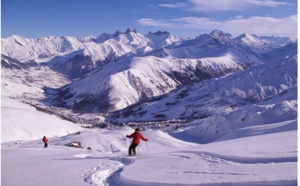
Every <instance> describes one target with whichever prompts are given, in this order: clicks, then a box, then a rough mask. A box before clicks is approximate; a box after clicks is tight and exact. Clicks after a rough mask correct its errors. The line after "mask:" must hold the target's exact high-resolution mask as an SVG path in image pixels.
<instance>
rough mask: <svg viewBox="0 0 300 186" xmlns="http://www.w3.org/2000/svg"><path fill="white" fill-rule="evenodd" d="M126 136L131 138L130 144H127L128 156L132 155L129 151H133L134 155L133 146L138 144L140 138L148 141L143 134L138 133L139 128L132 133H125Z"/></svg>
mask: <svg viewBox="0 0 300 186" xmlns="http://www.w3.org/2000/svg"><path fill="white" fill-rule="evenodd" d="M126 137H127V138H133V140H132V143H131V145H130V146H129V149H128V154H129V156H131V155H132V153H131V152H133V155H136V152H135V148H136V147H137V146H138V145H139V143H140V139H142V140H144V141H148V139H146V138H144V136H143V135H142V134H141V133H140V129H139V128H136V129H135V132H134V133H132V134H131V135H127V136H126Z"/></svg>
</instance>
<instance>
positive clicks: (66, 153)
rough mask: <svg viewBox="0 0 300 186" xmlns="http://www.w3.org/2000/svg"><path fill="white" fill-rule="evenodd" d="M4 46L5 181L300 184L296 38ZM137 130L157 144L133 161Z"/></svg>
mask: <svg viewBox="0 0 300 186" xmlns="http://www.w3.org/2000/svg"><path fill="white" fill-rule="evenodd" d="M1 44H2V48H1V50H2V51H1V67H2V69H1V95H2V97H1V100H2V104H1V115H2V118H1V136H2V137H1V142H2V145H1V146H2V147H1V148H2V149H1V151H2V162H3V164H2V166H3V169H5V171H2V172H3V174H2V182H1V183H2V184H4V185H22V186H27V185H28V186H29V185H44V184H45V183H47V184H49V185H130V186H138V185H297V174H296V173H297V110H298V109H297V107H298V104H297V86H298V85H297V84H298V82H297V79H298V78H297V76H298V75H297V66H298V56H297V43H294V42H290V41H288V39H286V38H276V37H257V36H255V35H249V34H242V35H240V36H238V37H236V38H233V37H232V36H231V35H230V34H227V33H223V32H221V31H218V30H214V31H213V32H211V33H210V34H201V35H199V36H197V37H193V38H188V39H180V38H177V37H175V36H173V35H172V34H170V33H169V32H161V31H159V32H155V33H151V32H149V33H148V34H145V35H143V34H140V33H138V32H137V30H135V29H134V30H131V29H127V30H126V31H125V32H124V33H123V32H121V31H117V32H116V33H113V34H106V33H103V34H101V35H99V36H98V37H93V36H87V37H84V38H75V37H54V36H49V37H45V38H39V39H28V38H23V37H20V36H12V37H9V38H5V39H1ZM133 127H140V128H141V129H142V131H141V132H142V134H143V135H144V136H145V137H146V138H147V139H149V140H148V141H147V142H144V141H142V142H141V144H140V145H139V146H138V147H137V153H138V155H137V156H130V157H128V156H126V155H127V154H128V146H129V145H130V142H131V140H129V139H127V138H126V135H129V134H131V133H132V132H133V131H134V128H133ZM44 135H46V136H47V137H48V139H49V146H48V148H47V149H45V148H43V142H42V141H41V139H42V137H43V136H44ZM78 142H80V144H81V146H82V148H74V147H69V146H67V145H68V144H72V143H78ZM41 165H43V167H42V169H43V171H41ZM141 170H143V171H141ZM149 173H151V174H149ZM137 175H139V176H137ZM28 177H29V178H30V179H28Z"/></svg>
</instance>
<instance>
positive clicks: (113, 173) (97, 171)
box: [74, 151, 297, 186]
mask: <svg viewBox="0 0 300 186" xmlns="http://www.w3.org/2000/svg"><path fill="white" fill-rule="evenodd" d="M111 155H112V156H111ZM121 156H122V155H120V156H116V155H115V154H114V153H113V154H109V155H103V156H97V155H96V154H92V155H91V154H75V155H74V157H76V158H85V159H102V160H107V161H110V162H109V163H105V162H102V163H100V164H99V165H98V166H96V167H92V168H90V169H88V170H86V171H85V173H84V176H83V177H84V181H85V182H87V183H89V184H91V185H94V186H108V185H116V184H117V185H118V184H120V185H123V186H127V185H128V186H129V185H131V186H138V185H152V183H136V184H133V183H130V184H128V183H125V182H122V180H121V179H120V173H121V172H122V170H123V168H124V167H126V166H130V164H132V163H133V162H134V161H135V160H138V159H141V158H144V159H145V158H153V156H151V155H150V156H149V155H142V156H133V157H121ZM157 156H170V157H172V156H173V157H178V158H180V159H187V160H204V161H207V162H208V163H209V164H211V165H213V164H227V165H229V164H276V163H284V162H297V157H281V158H263V157H262V158H253V157H238V156H225V155H220V154H214V153H209V152H200V151H175V152H171V153H170V152H168V153H159V154H158V155H156V158H157ZM169 173H172V174H175V175H176V174H220V173H213V172H207V171H206V170H203V171H181V170H174V171H172V170H170V171H169ZM232 175H233V176H239V175H243V174H242V173H241V174H238V173H232ZM157 184H158V185H163V184H159V183H157ZM239 184H242V185H295V181H272V182H268V183H267V182H251V183H226V184H225V185H239ZM167 185H168V186H173V185H177V184H167ZM183 185H185V184H183ZM204 185H210V184H203V186H204ZM215 185H218V184H215ZM219 185H222V184H219Z"/></svg>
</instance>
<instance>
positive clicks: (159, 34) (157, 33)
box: [149, 31, 170, 36]
mask: <svg viewBox="0 0 300 186" xmlns="http://www.w3.org/2000/svg"><path fill="white" fill-rule="evenodd" d="M149 34H153V35H156V36H162V35H169V34H170V32H167V31H164V32H163V31H157V32H154V33H152V32H149Z"/></svg>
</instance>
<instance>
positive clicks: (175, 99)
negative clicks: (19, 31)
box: [1, 29, 297, 122]
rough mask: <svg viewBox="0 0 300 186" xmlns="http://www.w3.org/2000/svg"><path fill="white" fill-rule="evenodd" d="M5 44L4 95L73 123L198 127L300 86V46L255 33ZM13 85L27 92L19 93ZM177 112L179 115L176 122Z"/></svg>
mask: <svg viewBox="0 0 300 186" xmlns="http://www.w3.org/2000/svg"><path fill="white" fill-rule="evenodd" d="M272 40H275V38H273V39H272ZM278 40H279V39H278ZM283 40H284V39H282V41H283ZM1 42H2V46H3V47H2V60H1V61H2V71H3V73H2V79H4V81H3V82H5V84H3V83H2V87H3V89H4V90H5V92H7V94H8V95H10V96H17V97H19V99H22V100H23V101H26V102H30V103H31V104H35V105H39V107H43V109H46V110H50V111H49V112H55V113H61V114H62V115H64V116H66V117H71V118H72V120H73V119H74V117H75V116H72V115H76V118H77V117H78V114H76V113H90V114H92V115H93V117H96V118H98V116H97V115H100V116H101V117H100V118H101V119H100V121H102V122H103V121H105V120H109V121H115V122H123V121H126V122H129V121H165V120H167V121H169V120H174V119H175V120H176V119H183V120H190V119H193V120H195V119H201V118H206V117H209V116H213V115H214V114H216V113H218V112H221V111H223V110H224V109H225V108H226V107H228V106H229V107H234V109H240V108H242V107H243V106H245V105H251V104H253V103H256V102H259V101H262V100H264V99H267V98H268V99H270V98H271V97H273V96H277V95H278V94H282V93H283V92H286V91H288V90H289V89H295V87H296V86H297V81H296V79H297V78H296V77H297V74H296V72H295V70H293V69H294V68H295V67H296V66H297V57H296V56H297V44H296V43H291V42H290V43H288V44H287V45H284V46H282V44H280V45H277V44H276V42H271V41H270V40H267V39H266V38H261V37H257V36H254V35H249V34H242V35H241V36H239V37H236V38H233V37H232V36H231V35H230V34H227V33H223V32H221V31H219V30H214V31H212V32H211V33H210V34H202V35H199V36H197V37H194V38H189V39H180V38H177V37H175V36H173V35H171V34H170V33H169V32H161V31H159V32H156V33H151V32H149V33H148V34H146V35H142V34H140V33H138V32H137V31H136V30H133V31H132V30H131V29H127V30H126V31H125V32H124V33H122V32H120V31H117V32H116V33H114V34H106V33H103V34H101V35H100V36H99V37H92V36H88V37H85V38H74V37H53V36H51V37H46V38H41V39H27V38H22V37H19V36H12V37H9V38H6V39H2V40H1ZM287 61H289V62H287ZM23 64H24V65H25V64H26V66H30V67H28V68H26V69H24V68H23V67H22V66H24V65H23ZM271 69H273V70H271ZM271 72H272V73H271ZM18 73H19V74H25V75H20V76H19V75H16V74H18ZM41 74H42V75H41ZM46 74H47V76H48V74H53V75H51V78H50V79H51V80H50V79H48V80H46V79H47V78H45V80H41V79H43V78H44V77H43V76H44V75H46ZM54 74H55V75H54ZM262 74H264V75H263V76H262ZM274 74H286V75H285V76H275V77H273V76H274ZM30 76H31V77H30ZM19 77H21V79H20V78H19ZM273 80H276V81H273ZM58 81H59V83H58ZM12 82H22V84H23V85H24V86H26V87H27V88H28V90H25V89H22V90H23V91H20V90H19V91H14V90H13V89H14V88H13V87H15V86H13V85H12ZM40 82H42V83H40ZM213 84H215V86H212V85H213ZM200 87H201V88H200ZM11 89H12V90H11ZM36 90H38V91H36ZM199 91H200V93H199ZM28 92H30V94H28ZM34 92H38V93H36V94H37V95H39V96H36V95H34V94H35V93H34ZM192 95H196V96H195V97H193V96H192ZM220 95H222V96H220ZM191 96H192V97H191ZM37 97H38V99H37ZM186 97H187V100H185V98H186ZM153 100H154V102H155V104H153V103H152V102H153ZM157 100H158V101H157ZM191 100H192V101H191ZM149 103H151V104H149ZM233 103H234V104H233ZM161 104H164V105H165V106H162V105H161ZM155 105H158V106H157V107H155ZM208 105H209V106H208ZM232 105H235V106H232ZM222 108H224V109H222ZM153 110H155V111H153ZM171 110H176V113H177V114H175V115H174V114H173V115H172V116H170V114H168V113H172V112H171ZM70 115H71V116H70ZM73 121H74V120H73ZM75 121H77V119H75Z"/></svg>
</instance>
